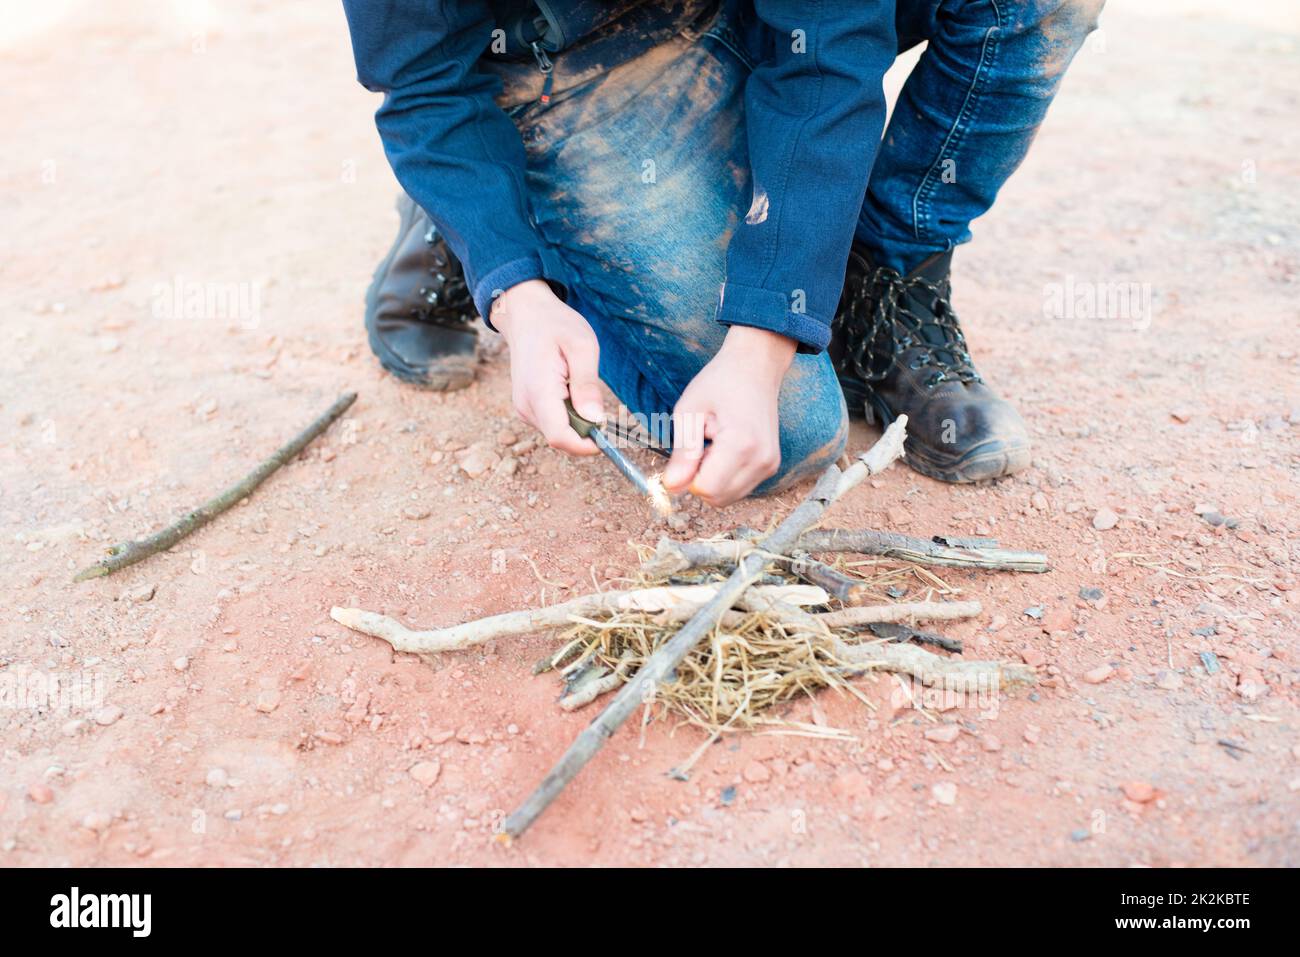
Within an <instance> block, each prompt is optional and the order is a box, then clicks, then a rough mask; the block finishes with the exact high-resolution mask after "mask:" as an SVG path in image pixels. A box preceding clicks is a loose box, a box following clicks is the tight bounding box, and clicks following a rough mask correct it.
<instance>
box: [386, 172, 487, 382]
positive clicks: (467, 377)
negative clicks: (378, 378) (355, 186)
mask: <svg viewBox="0 0 1300 957" xmlns="http://www.w3.org/2000/svg"><path fill="white" fill-rule="evenodd" d="M397 212H398V214H399V216H400V217H401V224H400V226H399V227H398V230H397V241H396V242H394V243H393V248H392V249H391V250H389V252H388V255H387V256H385V257H384V261H383V262H381V263H380V264H379V268H378V269H376V270H375V278H374V280H373V281H372V282H371V283H370V288H369V289H368V290H366V332H367V333H369V336H370V348H371V350H372V351H373V352H374V353H375V355H377V356H378V357H379V363H380V365H382V366H383V367H384V368H385V369H387V370H388V371H389V372H391V373H392V374H393V375H395V376H397V378H399V379H401V380H402V381H403V382H410V383H411V384H413V385H418V386H420V387H421V388H425V389H432V390H434V391H436V392H450V391H452V390H453V389H463V388H465V387H466V386H467V385H469V384H470V383H471V382H473V381H474V370H475V367H476V365H477V364H478V330H477V328H476V326H475V324H474V320H475V317H476V313H475V309H474V300H473V298H472V297H471V296H470V294H469V289H468V287H467V286H466V284H465V274H464V271H463V270H462V269H461V265H460V263H459V262H458V261H457V260H456V257H455V256H453V255H452V252H451V249H449V248H448V246H447V242H446V240H444V239H443V238H442V236H440V235H439V234H438V232H437V230H436V229H435V228H434V226H433V223H431V222H430V221H429V217H428V216H426V215H425V214H424V211H423V210H422V209H420V208H419V207H418V206H416V205H415V203H414V201H412V199H411V198H410V197H409V196H407V195H406V194H405V193H403V194H402V195H401V196H399V197H398V199H397Z"/></svg>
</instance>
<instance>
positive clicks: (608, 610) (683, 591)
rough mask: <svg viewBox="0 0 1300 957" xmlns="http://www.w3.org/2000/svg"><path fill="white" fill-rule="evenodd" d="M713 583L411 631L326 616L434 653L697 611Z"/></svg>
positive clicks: (787, 595)
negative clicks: (585, 624)
mask: <svg viewBox="0 0 1300 957" xmlns="http://www.w3.org/2000/svg"><path fill="white" fill-rule="evenodd" d="M719 587H720V586H719V585H661V586H658V587H655V588H628V589H623V590H620V591H606V592H596V593H595V594H592V595H581V596H579V597H577V598H572V599H570V600H569V601H565V602H560V603H559V604H557V605H549V606H547V607H545V608H525V609H524V610H522V611H508V612H505V613H504V614H501V615H492V616H490V617H488V618H479V619H476V620H475V621H467V622H464V623H463V624H459V625H452V626H451V627H449V628H435V629H432V630H430V631H415V630H413V629H411V628H407V627H406V626H405V625H403V624H402V623H401V622H400V621H397V620H395V619H393V618H389V617H388V616H387V615H380V614H378V613H376V612H373V611H364V610H362V609H360V608H338V607H335V608H331V609H330V617H331V618H333V619H334V620H335V621H337V622H338V623H339V624H340V625H343V626H345V627H347V628H351V629H352V630H353V631H359V632H361V633H362V634H363V635H370V636H371V637H372V638H382V639H383V640H384V641H386V642H388V643H389V644H390V645H392V646H393V650H395V651H410V652H415V653H417V654H422V655H426V654H434V653H436V652H442V651H460V650H461V649H464V648H469V647H472V646H474V645H480V644H482V643H483V642H485V641H491V640H492V639H494V638H504V637H506V636H507V635H526V634H529V633H531V632H534V631H540V630H541V629H543V628H556V627H560V626H562V625H567V624H570V619H571V618H572V617H573V616H578V617H580V618H592V617H596V616H600V615H612V614H616V613H618V612H621V611H646V612H659V611H664V610H671V609H673V608H676V607H678V606H682V607H689V608H691V609H693V610H698V609H699V608H700V606H701V605H703V603H704V602H706V601H708V600H709V599H710V598H712V597H713V596H714V595H716V594H717V592H718V588H719ZM756 590H757V591H758V592H760V593H764V592H768V591H770V592H771V593H772V594H775V595H780V596H781V598H782V599H783V600H784V601H787V602H790V603H792V604H796V605H820V604H823V603H825V602H826V600H827V598H828V596H827V594H826V592H824V591H823V590H822V589H820V588H817V587H815V586H812V585H760V586H758V587H757V589H756Z"/></svg>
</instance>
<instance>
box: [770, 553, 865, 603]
mask: <svg viewBox="0 0 1300 957" xmlns="http://www.w3.org/2000/svg"><path fill="white" fill-rule="evenodd" d="M790 571H791V572H792V573H793V574H795V575H797V576H798V577H800V578H802V579H803V580H804V581H806V582H809V583H811V584H813V585H817V586H818V587H820V588H824V589H826V591H828V592H830V594H832V595H834V596H835V597H836V598H838V599H839V600H840V601H842V602H843V603H844V604H846V605H860V604H862V603H863V602H864V601H866V600H867V597H868V596H869V595H870V594H871V586H870V585H868V584H867V583H866V582H864V581H863V580H862V579H861V578H853V577H851V576H849V575H846V574H844V573H843V572H841V571H838V570H836V569H834V568H831V566H829V565H826V564H823V563H822V562H819V561H817V559H815V558H812V557H810V556H809V555H808V553H807V552H795V554H794V557H793V558H791V559H790Z"/></svg>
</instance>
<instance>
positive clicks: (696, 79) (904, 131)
mask: <svg viewBox="0 0 1300 957" xmlns="http://www.w3.org/2000/svg"><path fill="white" fill-rule="evenodd" d="M1101 5H1102V0H1065V2H1063V0H1019V2H1017V0H899V2H898V15H897V18H896V26H897V31H898V36H899V41H900V48H906V47H910V46H912V45H914V44H916V43H918V42H920V41H921V40H926V41H928V43H929V45H928V47H927V48H926V50H925V52H924V53H923V54H922V56H921V58H920V61H919V63H918V64H917V66H916V68H915V70H914V71H913V72H912V74H911V75H910V77H909V78H908V80H907V82H906V84H905V86H904V89H903V91H902V93H901V95H900V98H899V101H898V104H897V107H896V109H895V112H894V114H893V117H892V119H891V121H890V123H889V126H888V128H887V129H886V131H885V136H884V140H883V142H882V143H881V144H879V148H878V150H877V149H875V147H876V144H870V143H864V144H861V146H860V149H861V151H862V155H863V157H864V162H871V161H872V156H873V153H874V164H873V166H872V172H871V177H870V182H869V186H868V190H867V196H866V200H865V203H864V205H863V208H862V211H861V214H860V216H859V220H858V225H857V229H856V234H857V239H858V240H859V241H860V242H862V243H864V244H865V245H866V246H867V247H868V248H869V249H870V250H871V251H872V252H873V254H874V256H875V258H876V259H877V261H878V262H879V263H881V264H884V265H890V266H893V267H894V268H896V269H898V270H899V271H901V272H907V271H908V270H909V269H910V268H912V267H913V266H915V265H916V264H918V263H919V262H920V261H921V260H923V259H924V258H925V257H927V256H928V255H930V254H932V253H934V252H936V251H940V250H946V249H950V248H951V247H953V246H954V245H956V244H958V243H961V242H965V241H966V240H967V239H969V238H970V232H969V224H970V221H971V220H972V219H974V218H975V217H976V216H978V215H980V214H981V213H983V212H984V211H985V210H987V209H988V208H989V206H990V205H991V204H992V203H993V200H994V198H995V197H996V195H997V192H998V189H999V188H1000V187H1001V186H1002V184H1003V182H1005V181H1006V179H1007V177H1008V176H1010V174H1011V173H1012V172H1013V171H1014V170H1015V169H1016V167H1017V166H1018V165H1019V164H1020V162H1021V160H1022V159H1023V158H1024V156H1025V153H1026V152H1027V150H1028V148H1029V144H1030V142H1031V141H1032V139H1033V136H1034V133H1035V131H1036V130H1037V129H1038V127H1039V125H1040V124H1041V123H1042V120H1043V117H1044V115H1045V113H1046V111H1047V107H1048V104H1049V103H1050V102H1051V99H1052V97H1053V96H1054V95H1055V93H1056V90H1057V88H1058V86H1059V83H1060V80H1061V77H1062V75H1063V73H1064V72H1065V69H1066V67H1067V66H1068V65H1069V62H1070V60H1071V58H1072V57H1073V56H1074V54H1075V52H1076V51H1077V50H1078V49H1079V48H1080V46H1081V45H1082V44H1083V41H1084V39H1085V38H1086V36H1087V35H1088V33H1089V32H1090V31H1091V30H1092V29H1093V28H1094V27H1095V26H1096V19H1097V14H1098V13H1099V11H1100V9H1101ZM726 7H728V8H731V7H733V4H731V3H728V4H727V5H726ZM765 42H768V43H770V42H772V38H771V37H766V38H765V37H764V36H763V35H762V31H761V30H760V29H758V28H757V27H756V25H755V24H753V23H752V22H746V20H745V17H744V15H743V13H742V12H741V9H740V7H739V6H738V5H737V6H735V8H734V9H724V10H723V13H722V14H721V15H720V16H719V18H718V19H717V20H715V21H714V22H713V23H712V25H711V26H709V27H708V28H707V30H706V31H705V32H703V33H701V34H699V35H681V36H678V37H675V38H674V39H672V40H670V41H668V42H666V43H664V44H662V45H660V46H657V47H655V48H653V49H651V50H649V51H647V52H643V53H641V54H640V55H638V56H636V57H634V58H632V59H630V60H628V61H627V62H624V63H620V64H617V65H615V66H613V67H612V68H603V67H602V68H601V69H599V70H598V71H596V72H595V73H594V74H593V75H589V76H579V77H578V78H577V80H576V82H574V83H573V85H571V86H569V87H567V88H566V87H565V86H564V85H563V84H562V82H561V81H560V80H559V79H557V81H556V87H555V89H554V90H553V91H552V96H551V99H550V102H549V103H548V104H546V105H543V104H542V103H541V101H540V98H539V97H538V90H537V88H536V83H537V82H538V81H537V80H536V78H535V77H530V76H529V75H528V73H527V72H526V68H525V71H517V70H511V69H498V70H497V72H499V73H501V74H502V77H503V80H504V90H503V93H502V95H501V99H500V102H501V105H502V106H503V107H504V108H506V109H507V111H508V112H510V114H511V115H512V116H513V117H514V118H515V122H516V124H517V125H518V127H519V129H520V133H521V136H522V138H523V142H524V146H525V150H526V152H527V156H528V169H527V181H528V187H529V190H530V193H531V195H532V206H533V215H534V218H535V225H536V227H537V229H538V230H539V231H540V233H541V234H542V236H543V237H544V238H545V239H546V240H547V241H548V242H549V243H551V244H553V245H554V247H555V248H556V249H557V250H558V251H559V252H560V254H561V255H562V256H563V258H564V260H565V263H566V266H567V267H568V268H569V272H570V275H571V276H572V277H574V281H573V284H572V285H573V287H572V288H571V289H570V290H569V304H570V305H571V306H572V307H573V308H575V309H576V310H577V311H578V312H580V313H581V314H582V315H583V316H584V317H585V318H586V319H587V321H588V322H589V323H590V324H591V327H592V329H593V330H594V331H595V333H596V337H597V339H598V341H599V343H600V376H601V378H602V379H603V380H604V382H605V383H606V384H607V385H608V386H609V387H610V389H612V390H613V392H614V394H615V395H616V396H617V397H618V399H619V400H620V401H621V402H622V403H623V404H624V405H625V406H627V408H628V410H629V411H630V412H632V413H633V414H636V415H638V416H644V417H645V418H646V419H651V418H652V417H655V418H657V419H659V420H662V418H663V417H664V416H665V414H667V413H670V412H671V411H672V408H673V406H674V405H675V404H676V402H677V399H678V397H679V396H680V395H681V393H682V391H683V390H684V389H685V388H686V386H687V384H688V383H689V382H690V381H691V379H692V378H694V377H695V375H696V373H698V372H699V371H700V370H701V369H702V368H703V367H704V365H705V364H706V363H707V362H708V361H709V360H710V359H711V358H712V357H713V356H714V354H715V353H716V352H717V351H718V349H719V347H720V346H721V345H722V340H723V336H724V335H725V334H726V328H725V327H723V326H721V325H719V324H718V323H716V322H715V321H714V319H713V316H714V312H715V309H716V306H717V299H718V291H719V287H720V285H721V283H722V281H723V275H724V260H725V254H726V247H727V240H728V237H729V236H730V235H731V231H732V229H733V228H734V226H735V225H736V222H737V219H738V217H739V216H740V215H743V213H744V211H745V210H746V209H747V208H748V205H749V201H750V197H751V186H750V182H749V171H748V160H747V148H746V141H745V117H744V109H743V102H744V101H743V94H744V86H745V80H746V77H747V76H748V74H749V71H750V69H751V66H752V64H753V63H754V62H755V60H756V59H757V58H759V57H761V56H762V45H763V43H765ZM559 72H560V71H558V70H557V73H559ZM779 415H780V443H781V466H780V471H779V472H778V473H777V474H776V475H775V476H773V477H772V478H771V479H769V480H768V481H767V482H765V483H763V484H762V485H761V486H759V488H758V489H757V490H756V491H757V492H758V493H760V494H761V493H764V492H770V491H774V490H779V489H781V488H783V487H785V486H787V485H788V484H790V483H792V482H794V481H797V480H799V479H801V478H803V477H805V476H807V475H810V474H813V473H816V472H817V471H819V470H821V469H822V468H824V467H825V466H826V465H827V464H828V463H830V462H832V461H834V460H835V459H836V458H837V457H838V456H839V455H840V453H841V452H842V451H843V449H844V444H845V440H846V437H847V433H848V416H847V413H846V409H845V404H844V397H843V395H842V393H841V391H840V387H839V384H838V382H837V380H836V377H835V373H834V371H833V369H832V368H831V363H830V360H829V359H828V358H827V356H826V354H825V353H822V354H820V355H805V354H800V355H796V356H795V358H794V363H793V365H792V366H791V368H790V371H789V372H788V373H787V375H786V377H785V381H784V384H783V385H782V387H781V394H780V404H779Z"/></svg>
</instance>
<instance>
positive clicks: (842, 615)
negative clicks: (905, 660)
mask: <svg viewBox="0 0 1300 957" xmlns="http://www.w3.org/2000/svg"><path fill="white" fill-rule="evenodd" d="M980 610H981V609H980V603H979V602H977V601H903V602H899V603H898V604H896V605H863V606H859V607H857V608H842V609H840V610H839V611H828V612H827V613H826V614H824V615H816V616H814V617H816V618H817V620H819V621H821V622H823V623H824V624H826V625H828V626H829V627H831V628H848V627H851V626H853V625H875V624H880V623H881V622H890V623H895V622H906V621H912V620H918V621H919V620H927V621H956V620H958V619H961V618H974V617H975V616H976V615H978V614H979V613H980Z"/></svg>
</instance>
